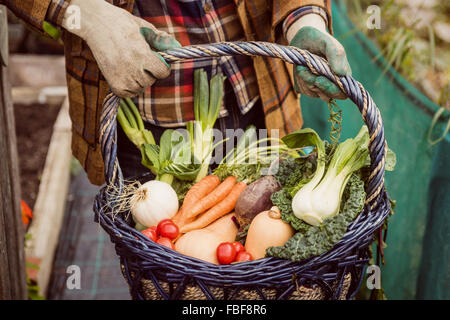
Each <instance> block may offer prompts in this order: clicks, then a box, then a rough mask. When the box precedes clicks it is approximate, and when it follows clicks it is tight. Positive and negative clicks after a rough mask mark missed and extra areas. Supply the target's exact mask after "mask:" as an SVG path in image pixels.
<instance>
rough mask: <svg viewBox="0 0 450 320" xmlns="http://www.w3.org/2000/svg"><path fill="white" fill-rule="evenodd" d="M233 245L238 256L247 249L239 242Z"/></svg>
mask: <svg viewBox="0 0 450 320" xmlns="http://www.w3.org/2000/svg"><path fill="white" fill-rule="evenodd" d="M232 245H233V247H234V249H236V254H238V253H239V252H241V251H245V247H244V246H243V245H242V243H240V242H239V241H235V242H233V243H232Z"/></svg>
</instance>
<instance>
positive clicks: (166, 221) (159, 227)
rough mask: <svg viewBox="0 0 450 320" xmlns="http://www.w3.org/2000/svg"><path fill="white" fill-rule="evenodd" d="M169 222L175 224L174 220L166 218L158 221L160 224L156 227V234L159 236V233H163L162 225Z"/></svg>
mask: <svg viewBox="0 0 450 320" xmlns="http://www.w3.org/2000/svg"><path fill="white" fill-rule="evenodd" d="M167 223H171V224H174V223H173V221H172V220H171V219H164V220H161V221H160V222H159V223H158V226H157V227H156V234H157V235H158V237H159V235H160V234H161V227H162V226H163V225H165V224H167Z"/></svg>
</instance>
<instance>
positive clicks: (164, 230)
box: [159, 222, 180, 240]
mask: <svg viewBox="0 0 450 320" xmlns="http://www.w3.org/2000/svg"><path fill="white" fill-rule="evenodd" d="M179 234H180V231H179V230H178V227H177V225H176V224H175V223H173V222H172V223H165V224H163V225H162V226H161V227H160V229H159V235H160V236H161V237H166V238H169V239H171V240H173V239H175V238H176V237H178V235H179Z"/></svg>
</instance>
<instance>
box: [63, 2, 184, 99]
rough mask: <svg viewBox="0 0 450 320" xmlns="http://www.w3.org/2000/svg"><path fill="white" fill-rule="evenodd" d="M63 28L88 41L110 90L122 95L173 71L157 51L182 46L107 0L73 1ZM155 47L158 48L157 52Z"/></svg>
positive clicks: (128, 93) (135, 93)
mask: <svg viewBox="0 0 450 320" xmlns="http://www.w3.org/2000/svg"><path fill="white" fill-rule="evenodd" d="M71 5H72V6H78V7H79V13H80V17H79V20H78V21H79V22H80V24H79V26H77V24H76V23H74V21H76V19H74V18H73V15H74V14H76V10H75V11H73V10H67V11H66V13H65V16H64V19H63V23H62V25H63V27H64V28H65V29H66V30H68V31H69V32H71V33H73V34H75V35H77V36H79V37H80V38H82V39H83V40H85V41H86V42H87V44H88V46H89V48H90V49H91V51H92V53H93V55H94V58H95V60H96V61H97V64H98V66H99V69H100V71H101V72H102V74H103V76H104V77H105V79H106V81H107V82H108V84H109V86H110V88H111V90H112V91H113V92H114V93H115V94H116V95H118V96H119V97H122V98H131V97H134V96H136V95H138V94H140V93H142V92H143V91H144V90H145V88H147V87H149V86H151V85H152V84H153V83H154V82H155V81H156V79H163V78H165V77H167V76H168V75H169V74H170V66H169V65H168V64H167V63H166V62H165V61H164V59H163V58H162V57H161V55H159V54H158V53H156V51H163V50H167V49H171V48H177V47H181V45H180V43H179V42H178V41H176V40H175V39H174V38H173V37H172V36H170V35H169V34H168V33H166V32H163V31H160V30H157V29H156V28H155V27H154V26H153V25H152V24H151V23H148V22H147V21H145V20H143V19H141V18H138V17H135V16H133V15H132V14H130V13H129V12H127V11H126V10H124V9H121V8H118V7H115V6H113V5H111V4H109V3H108V2H106V1H104V0H71ZM154 50H155V51H154Z"/></svg>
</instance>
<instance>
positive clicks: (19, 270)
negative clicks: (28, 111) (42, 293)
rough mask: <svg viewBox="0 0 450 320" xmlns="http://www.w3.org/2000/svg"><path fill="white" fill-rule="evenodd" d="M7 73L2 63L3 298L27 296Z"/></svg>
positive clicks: (0, 287)
mask: <svg viewBox="0 0 450 320" xmlns="http://www.w3.org/2000/svg"><path fill="white" fill-rule="evenodd" d="M7 74H8V73H7V70H6V68H5V67H3V66H0V155H1V156H0V300H5V299H26V298H27V285H26V274H25V258H24V248H23V245H24V229H23V225H22V219H21V210H20V185H19V161H18V157H17V142H16V133H15V132H16V131H15V123H14V112H13V106H12V102H11V96H10V87H9V84H8V78H7Z"/></svg>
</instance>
